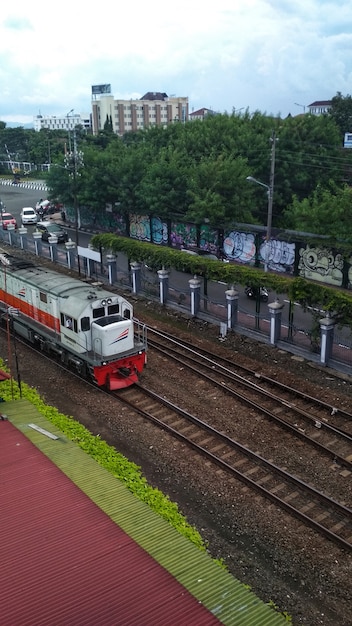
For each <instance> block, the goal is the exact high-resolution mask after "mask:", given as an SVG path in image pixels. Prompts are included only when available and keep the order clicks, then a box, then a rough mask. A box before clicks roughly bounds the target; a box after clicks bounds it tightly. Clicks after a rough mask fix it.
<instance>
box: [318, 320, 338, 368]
mask: <svg viewBox="0 0 352 626" xmlns="http://www.w3.org/2000/svg"><path fill="white" fill-rule="evenodd" d="M319 324H320V333H321V346H320V363H322V364H323V365H327V364H328V362H329V360H330V359H331V357H332V347H333V343H334V326H335V321H334V320H333V319H332V318H331V317H330V314H329V312H327V314H326V317H324V318H323V319H321V320H319Z"/></svg>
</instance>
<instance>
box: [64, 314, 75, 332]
mask: <svg viewBox="0 0 352 626" xmlns="http://www.w3.org/2000/svg"><path fill="white" fill-rule="evenodd" d="M60 321H61V326H64V327H65V328H67V329H68V330H73V331H74V332H75V333H76V332H77V328H78V327H77V320H75V319H74V318H73V317H71V316H70V315H65V313H61V315H60Z"/></svg>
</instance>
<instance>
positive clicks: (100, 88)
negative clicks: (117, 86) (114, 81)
mask: <svg viewBox="0 0 352 626" xmlns="http://www.w3.org/2000/svg"><path fill="white" fill-rule="evenodd" d="M100 93H111V85H92V95H93V96H96V95H97V94H100Z"/></svg>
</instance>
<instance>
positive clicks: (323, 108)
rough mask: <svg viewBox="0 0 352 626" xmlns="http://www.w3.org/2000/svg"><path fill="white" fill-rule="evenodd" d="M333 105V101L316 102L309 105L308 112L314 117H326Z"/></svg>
mask: <svg viewBox="0 0 352 626" xmlns="http://www.w3.org/2000/svg"><path fill="white" fill-rule="evenodd" d="M331 104H332V103H331V100H315V101H314V102H312V103H311V104H308V111H309V113H311V114H312V115H324V113H329V111H330V109H331Z"/></svg>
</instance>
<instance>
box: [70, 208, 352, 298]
mask: <svg viewBox="0 0 352 626" xmlns="http://www.w3.org/2000/svg"><path fill="white" fill-rule="evenodd" d="M84 218H85V220H84V221H87V220H89V219H90V218H91V216H89V215H88V214H85V215H84ZM104 219H105V221H104V224H100V223H99V226H101V227H104V226H105V227H106V228H107V230H110V231H111V232H116V233H118V234H120V235H126V233H127V232H128V225H127V224H126V222H125V218H124V216H122V215H119V214H117V213H108V212H107V213H105V215H104V218H103V220H104ZM129 220H130V222H129V232H130V237H132V238H133V239H138V240H139V241H148V242H152V243H154V244H156V245H164V246H166V245H169V244H170V245H171V246H172V247H173V248H178V249H180V248H189V249H192V248H198V247H199V248H200V249H202V250H206V251H208V252H210V253H212V254H215V255H217V256H218V257H221V255H222V254H223V255H224V256H225V258H227V259H228V260H229V261H234V262H236V263H243V264H246V265H252V266H254V265H256V266H259V267H263V266H264V265H265V264H267V265H268V268H269V270H271V271H274V272H280V273H286V274H291V275H292V274H294V273H295V267H296V268H297V270H296V274H297V275H299V276H301V277H302V278H306V279H307V280H315V281H318V282H321V283H324V284H326V285H332V286H336V287H342V286H344V283H347V284H345V286H346V287H347V288H348V289H352V257H351V258H350V259H349V261H348V262H346V263H347V267H346V268H345V266H344V259H343V256H342V254H340V253H339V252H338V251H334V250H332V249H330V248H327V247H324V246H314V245H313V246H312V245H310V244H303V245H302V244H301V243H299V242H293V243H289V242H287V241H281V240H279V239H275V238H273V237H272V238H271V239H270V240H269V241H266V239H265V235H263V233H259V234H258V233H257V234H256V233H253V232H247V231H244V230H230V231H229V232H225V233H224V232H223V231H222V230H221V229H217V228H213V227H211V226H209V225H208V224H203V225H201V226H200V227H197V226H196V225H195V224H192V223H182V222H171V224H170V227H169V226H168V223H167V222H165V221H163V220H162V219H160V218H158V217H152V218H150V217H149V216H148V215H137V214H131V215H130V216H129ZM82 222H83V220H82ZM344 277H345V278H344Z"/></svg>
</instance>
